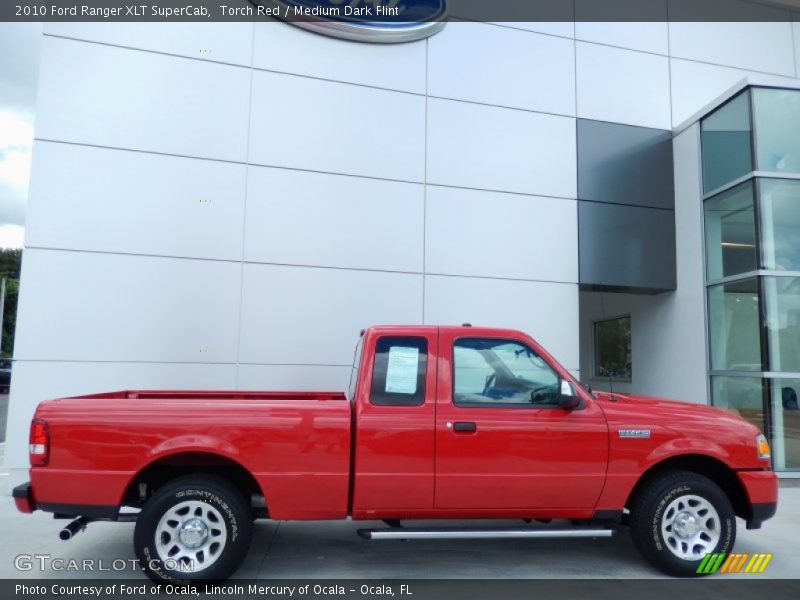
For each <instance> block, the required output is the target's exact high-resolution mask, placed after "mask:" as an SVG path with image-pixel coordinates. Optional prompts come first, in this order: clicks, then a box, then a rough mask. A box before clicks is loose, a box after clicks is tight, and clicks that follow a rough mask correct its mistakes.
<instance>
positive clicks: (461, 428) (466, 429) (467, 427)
mask: <svg viewBox="0 0 800 600" xmlns="http://www.w3.org/2000/svg"><path fill="white" fill-rule="evenodd" d="M477 430H478V426H477V425H475V423H472V422H466V421H461V422H457V423H453V431H455V432H456V433H475V432H476V431H477Z"/></svg>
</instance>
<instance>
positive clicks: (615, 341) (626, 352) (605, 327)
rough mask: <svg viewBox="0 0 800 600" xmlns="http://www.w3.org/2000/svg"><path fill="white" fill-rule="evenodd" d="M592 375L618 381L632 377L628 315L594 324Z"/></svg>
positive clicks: (629, 319) (629, 320)
mask: <svg viewBox="0 0 800 600" xmlns="http://www.w3.org/2000/svg"><path fill="white" fill-rule="evenodd" d="M594 376H595V377H597V378H602V379H616V380H619V381H630V380H631V378H632V377H633V363H632V361H631V318H630V317H620V318H618V319H608V320H606V321H598V322H597V323H595V324H594Z"/></svg>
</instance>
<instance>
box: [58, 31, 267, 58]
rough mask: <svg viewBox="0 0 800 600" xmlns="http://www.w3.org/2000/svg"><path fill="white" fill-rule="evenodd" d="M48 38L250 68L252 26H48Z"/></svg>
mask: <svg viewBox="0 0 800 600" xmlns="http://www.w3.org/2000/svg"><path fill="white" fill-rule="evenodd" d="M44 32H45V34H48V35H53V36H63V37H68V38H73V39H78V40H87V41H92V42H102V43H104V44H112V45H115V46H128V47H131V48H141V49H144V50H152V51H154V52H163V53H165V54H177V55H180V56H187V57H190V58H199V59H202V60H211V61H216V62H223V63H231V64H236V65H245V66H249V65H250V60H251V53H252V47H253V24H252V23H245V22H242V23H222V22H221V23H150V24H149V26H148V27H142V26H141V24H140V23H118V22H104V21H101V22H95V23H72V22H70V23H45V24H44Z"/></svg>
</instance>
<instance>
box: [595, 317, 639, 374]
mask: <svg viewBox="0 0 800 600" xmlns="http://www.w3.org/2000/svg"><path fill="white" fill-rule="evenodd" d="M621 319H628V323H629V325H628V335H629V340H628V341H629V346H630V354H631V375H630V377H608V376H606V375H600V374H599V373H598V372H597V367H598V358H599V354H600V353H599V351H598V348H597V326H598V325H599V324H600V323H608V322H610V321H619V320H621ZM592 380H593V381H611V382H618V383H633V318H632V317H631V314H630V313H626V314H623V315H616V316H613V317H603V318H601V319H593V320H592Z"/></svg>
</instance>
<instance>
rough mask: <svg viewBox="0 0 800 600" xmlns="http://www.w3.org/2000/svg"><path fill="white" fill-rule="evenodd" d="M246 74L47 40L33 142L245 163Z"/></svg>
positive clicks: (201, 63)
mask: <svg viewBox="0 0 800 600" xmlns="http://www.w3.org/2000/svg"><path fill="white" fill-rule="evenodd" d="M249 90H250V75H249V73H248V70H247V69H242V68H238V67H231V66H227V65H220V64H215V63H211V62H206V61H199V60H188V59H185V58H178V57H172V56H165V55H162V54H154V53H152V52H138V51H132V50H126V49H123V48H115V47H112V46H107V45H104V44H87V43H85V42H76V41H73V40H65V39H61V38H55V37H49V36H45V38H44V44H43V45H42V66H41V71H40V74H39V92H38V93H39V99H38V106H37V112H36V115H37V117H36V137H37V138H38V139H47V140H62V141H69V142H73V143H83V144H94V145H99V146H111V147H117V148H130V149H134V150H149V151H155V152H167V153H172V154H183V155H187V156H203V157H207V158H218V159H225V160H235V161H243V160H244V159H245V156H246V152H247V114H248V110H249V97H250V91H249Z"/></svg>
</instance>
